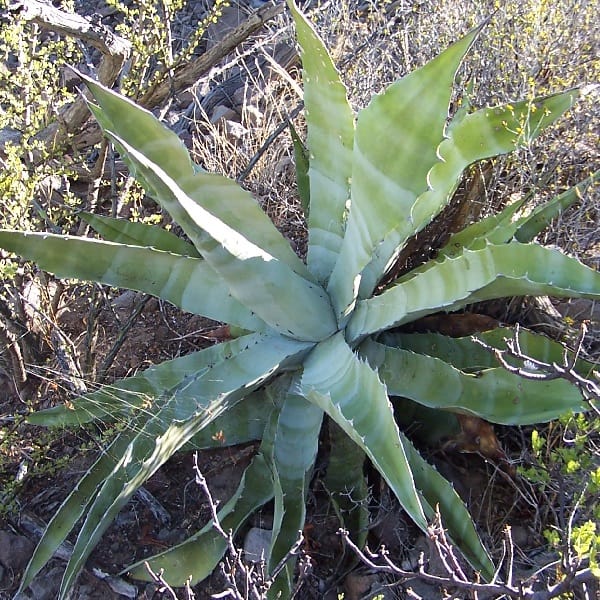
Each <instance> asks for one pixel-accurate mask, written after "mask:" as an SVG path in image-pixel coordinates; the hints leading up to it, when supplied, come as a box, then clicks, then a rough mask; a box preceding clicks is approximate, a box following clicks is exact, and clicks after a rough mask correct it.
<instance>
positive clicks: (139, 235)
mask: <svg viewBox="0 0 600 600" xmlns="http://www.w3.org/2000/svg"><path fill="white" fill-rule="evenodd" d="M79 215H80V216H81V218H82V219H83V220H84V221H85V222H86V223H88V225H90V226H91V227H92V228H93V229H94V231H96V232H97V233H99V234H100V235H101V236H102V237H103V238H104V239H105V240H108V241H109V242H115V243H118V244H125V245H127V246H149V247H152V248H155V249H156V250H164V251H165V252H171V253H173V254H180V255H182V256H190V257H192V258H201V256H200V253H199V252H198V250H196V248H195V247H194V246H193V245H192V244H189V243H188V242H186V241H185V240H182V239H181V238H180V237H177V236H176V235H175V234H174V233H171V232H170V231H167V230H166V229H163V228H162V227H159V226H158V225H147V224H146V223H140V222H134V221H128V220H127V219H115V218H112V217H103V216H101V215H95V214H93V213H89V212H81V213H79Z"/></svg>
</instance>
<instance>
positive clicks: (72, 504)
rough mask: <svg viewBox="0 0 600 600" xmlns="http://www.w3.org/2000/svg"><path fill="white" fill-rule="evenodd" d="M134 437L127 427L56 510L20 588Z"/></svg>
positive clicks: (53, 549) (79, 514)
mask: <svg viewBox="0 0 600 600" xmlns="http://www.w3.org/2000/svg"><path fill="white" fill-rule="evenodd" d="M133 436H134V429H133V428H132V427H127V428H126V429H125V430H124V431H122V432H121V433H120V434H119V435H118V436H117V437H116V438H115V439H114V440H113V441H112V442H111V444H110V445H109V446H107V447H106V448H104V451H103V452H102V454H101V455H100V457H99V458H98V459H97V460H96V461H95V462H94V463H93V464H92V466H91V467H90V468H89V469H88V470H87V472H86V473H85V475H84V476H83V477H82V478H81V479H80V480H79V482H78V484H77V485H76V486H75V487H74V488H73V489H72V490H71V492H70V494H69V495H68V496H67V498H66V499H65V500H64V502H63V503H62V504H61V506H60V507H59V509H58V511H57V512H55V513H54V515H53V517H52V519H51V520H50V522H49V523H48V525H47V526H46V528H45V529H44V533H43V534H42V538H41V539H40V541H39V542H38V545H37V546H36V548H35V551H34V553H33V555H32V557H31V559H30V560H29V564H28V565H27V568H26V569H25V573H24V574H23V577H22V579H21V584H20V587H19V591H22V590H25V588H27V586H28V585H29V584H30V583H31V582H32V581H33V578H34V577H35V576H36V575H37V574H38V573H39V572H40V571H41V569H42V568H43V567H44V565H45V564H46V563H47V562H48V561H49V560H50V559H51V558H52V556H53V555H54V553H55V552H56V550H57V549H58V547H59V546H60V545H61V544H62V542H63V541H64V540H65V539H66V537H67V536H68V535H69V533H70V532H71V530H72V529H73V528H74V527H75V525H76V523H77V522H78V521H79V519H80V518H81V517H82V516H83V514H84V513H85V511H86V510H87V508H88V506H89V505H90V503H91V502H92V500H93V498H94V496H95V495H96V493H97V490H98V488H99V487H100V486H101V485H102V483H103V482H104V481H105V479H106V478H107V477H108V476H109V475H110V474H111V472H112V471H113V469H114V467H115V465H116V463H117V461H118V460H119V458H120V457H121V456H123V454H124V453H125V452H126V450H127V448H128V446H129V444H130V443H131V440H132V438H133Z"/></svg>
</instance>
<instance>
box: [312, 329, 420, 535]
mask: <svg viewBox="0 0 600 600" xmlns="http://www.w3.org/2000/svg"><path fill="white" fill-rule="evenodd" d="M301 389H302V394H303V395H304V396H305V397H306V398H308V400H310V401H311V402H314V403H315V404H316V405H317V406H319V407H320V408H322V409H323V410H324V411H325V412H326V413H327V414H328V415H329V416H330V417H331V418H332V419H333V420H334V421H335V422H336V423H337V424H338V425H339V426H340V427H341V428H342V429H343V430H344V432H345V433H346V435H348V436H350V438H352V440H353V441H354V442H355V443H356V444H358V445H359V446H360V447H361V448H362V450H363V451H364V452H365V454H366V455H367V456H368V457H369V458H370V459H371V461H372V462H373V464H374V465H375V467H376V468H377V470H378V471H379V472H380V473H381V475H382V476H383V477H384V479H385V480H386V481H387V482H388V484H389V486H390V488H391V489H392V490H393V492H394V494H396V496H397V498H398V500H399V501H400V503H401V504H402V506H403V507H404V509H405V510H406V511H407V512H408V514H409V515H410V516H411V518H412V519H413V520H414V521H415V523H416V524H417V525H418V526H419V527H421V529H423V531H425V529H426V527H427V521H426V519H425V514H424V512H423V507H422V506H421V501H420V499H419V496H418V494H417V491H416V489H415V486H414V482H413V480H412V476H411V474H410V467H409V465H408V462H407V460H406V455H405V453H404V449H403V446H402V442H401V440H400V438H399V433H398V427H397V425H396V422H395V421H394V415H393V410H392V406H391V404H390V401H389V399H388V396H387V393H386V388H385V385H383V384H382V383H381V381H380V380H379V378H378V377H377V374H376V373H375V372H374V371H373V370H372V369H371V368H370V367H369V365H368V364H367V363H365V362H363V361H361V360H359V359H358V357H357V356H355V355H354V353H353V352H352V350H351V349H350V348H349V346H348V345H347V344H346V342H345V341H344V338H343V335H342V334H341V333H338V334H336V335H334V336H332V337H330V338H329V339H327V340H325V341H323V342H321V343H319V344H318V345H317V346H316V347H315V349H314V350H313V351H312V352H311V353H310V355H309V356H308V358H307V359H306V360H305V362H304V373H303V375H302V380H301Z"/></svg>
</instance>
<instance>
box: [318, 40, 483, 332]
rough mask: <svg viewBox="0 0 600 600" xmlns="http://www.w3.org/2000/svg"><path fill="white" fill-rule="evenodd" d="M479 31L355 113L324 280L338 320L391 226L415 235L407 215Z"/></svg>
mask: <svg viewBox="0 0 600 600" xmlns="http://www.w3.org/2000/svg"><path fill="white" fill-rule="evenodd" d="M478 32H479V29H475V30H473V31H471V32H470V33H469V34H467V35H466V36H465V37H464V38H463V39H461V40H460V41H458V42H457V43H455V44H453V45H452V46H450V47H449V48H448V49H447V50H445V51H444V52H443V53H442V54H440V55H439V56H438V57H436V58H434V59H433V60H432V61H431V62H429V63H427V64H426V65H425V66H424V67H421V68H420V69H418V70H417V71H413V72H412V73H410V74H409V75H407V76H406V77H404V78H403V79H401V80H399V81H397V82H396V83H394V84H392V85H391V86H389V87H388V88H387V89H386V90H385V91H384V92H383V93H381V94H379V95H378V96H375V97H374V98H373V99H372V100H371V102H370V104H369V105H368V106H367V107H366V108H365V109H364V110H362V111H360V113H359V115H358V120H357V123H356V134H355V140H354V151H353V161H352V204H351V208H350V213H349V216H348V225H347V227H346V233H345V236H344V241H343V244H342V247H341V250H340V256H339V258H338V261H337V263H336V265H335V268H334V270H333V273H332V275H331V279H330V282H329V286H328V291H329V292H330V295H331V296H332V299H333V303H334V308H335V312H336V315H337V317H338V320H340V321H341V322H343V321H344V319H345V317H346V316H347V314H348V313H349V311H350V310H351V309H352V307H353V306H354V302H355V299H356V295H357V292H358V283H359V281H360V274H361V272H362V270H363V269H364V267H365V266H367V264H368V263H369V262H371V260H372V258H373V252H374V250H375V249H376V248H377V247H378V246H379V245H380V244H381V243H382V242H383V241H384V240H385V238H386V236H387V235H388V234H390V232H392V231H395V230H398V231H400V232H402V234H401V238H403V239H407V238H408V237H409V236H410V235H411V234H412V233H414V227H413V224H412V223H411V222H410V221H409V219H408V216H409V215H410V213H411V209H412V207H413V204H414V203H415V201H416V199H417V197H418V196H419V195H421V194H422V193H423V192H424V191H425V190H426V189H427V173H428V172H429V170H430V169H431V167H432V166H433V165H434V164H435V163H436V162H437V161H438V157H437V155H436V150H437V148H438V146H439V144H440V141H441V140H442V138H443V135H444V127H445V123H446V114H447V109H448V105H449V103H450V96H451V92H452V84H453V81H454V76H455V73H456V70H457V69H458V66H459V65H460V63H461V60H462V58H463V56H464V55H465V53H466V52H467V50H468V48H469V46H470V45H471V43H472V42H473V40H474V39H475V37H476V36H477V34H478ZM415 115H419V118H415ZM381 275H382V273H379V274H378V277H379V276H381Z"/></svg>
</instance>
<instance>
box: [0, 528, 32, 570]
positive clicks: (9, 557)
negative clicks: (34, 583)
mask: <svg viewBox="0 0 600 600" xmlns="http://www.w3.org/2000/svg"><path fill="white" fill-rule="evenodd" d="M33 548H34V543H33V542H32V541H31V540H29V539H28V538H26V537H24V536H22V535H17V534H15V533H12V532H11V531H5V530H1V531H0V563H2V565H3V566H4V567H6V568H7V569H9V570H11V571H13V572H18V571H22V570H23V569H24V568H25V567H26V566H27V563H28V562H29V559H30V558H31V555H32V554H33Z"/></svg>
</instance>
